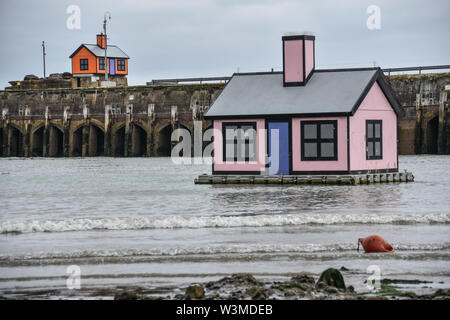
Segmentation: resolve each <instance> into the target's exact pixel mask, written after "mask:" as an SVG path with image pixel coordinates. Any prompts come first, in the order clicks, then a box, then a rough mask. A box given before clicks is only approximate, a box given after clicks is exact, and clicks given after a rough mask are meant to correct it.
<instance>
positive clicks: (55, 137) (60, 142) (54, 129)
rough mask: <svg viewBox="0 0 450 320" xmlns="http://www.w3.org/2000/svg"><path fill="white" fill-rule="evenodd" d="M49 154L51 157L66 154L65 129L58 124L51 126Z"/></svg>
mask: <svg viewBox="0 0 450 320" xmlns="http://www.w3.org/2000/svg"><path fill="white" fill-rule="evenodd" d="M48 136H49V139H48V140H49V144H48V155H49V156H50V157H62V156H64V131H63V130H62V129H61V128H60V127H59V126H58V125H56V124H52V125H51V126H50V128H49V135H48Z"/></svg>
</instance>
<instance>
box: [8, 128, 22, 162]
mask: <svg viewBox="0 0 450 320" xmlns="http://www.w3.org/2000/svg"><path fill="white" fill-rule="evenodd" d="M9 130H10V141H9V155H10V156H11V157H23V156H24V150H23V142H24V134H23V132H22V130H21V129H20V127H19V126H16V125H15V124H10V129H9Z"/></svg>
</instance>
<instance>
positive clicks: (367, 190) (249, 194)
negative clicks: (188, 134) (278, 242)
mask: <svg viewBox="0 0 450 320" xmlns="http://www.w3.org/2000/svg"><path fill="white" fill-rule="evenodd" d="M398 187H399V184H389V185H388V184H377V185H356V186H329V185H325V186H318V185H296V186H259V185H258V186H232V185H223V186H217V185H214V186H213V188H215V189H217V190H220V192H216V193H214V197H213V199H212V201H214V202H215V204H214V205H213V206H214V207H216V208H220V207H221V208H223V207H226V208H229V209H231V208H234V209H235V210H238V211H251V212H252V214H275V213H277V214H278V213H289V214H292V213H302V212H309V211H314V210H319V211H321V212H323V211H326V212H328V211H330V212H335V211H342V210H344V211H347V212H351V211H355V209H365V210H369V211H372V210H377V209H379V208H380V207H384V208H391V207H395V206H396V205H397V204H398V203H399V200H400V198H401V195H400V191H399V188H398Z"/></svg>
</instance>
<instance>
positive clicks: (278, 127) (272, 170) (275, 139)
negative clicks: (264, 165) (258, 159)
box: [268, 122, 289, 175]
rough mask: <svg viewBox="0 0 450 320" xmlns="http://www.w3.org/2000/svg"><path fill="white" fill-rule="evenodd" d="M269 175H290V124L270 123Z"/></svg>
mask: <svg viewBox="0 0 450 320" xmlns="http://www.w3.org/2000/svg"><path fill="white" fill-rule="evenodd" d="M268 130H269V132H268V134H269V157H270V160H269V161H270V162H269V174H270V175H279V174H289V123H287V122H269V126H268Z"/></svg>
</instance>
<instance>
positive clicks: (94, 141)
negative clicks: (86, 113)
mask: <svg viewBox="0 0 450 320" xmlns="http://www.w3.org/2000/svg"><path fill="white" fill-rule="evenodd" d="M104 154H105V131H104V130H103V129H102V128H101V127H100V126H99V125H98V124H96V123H91V126H90V128H89V156H91V157H98V156H103V155H104Z"/></svg>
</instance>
